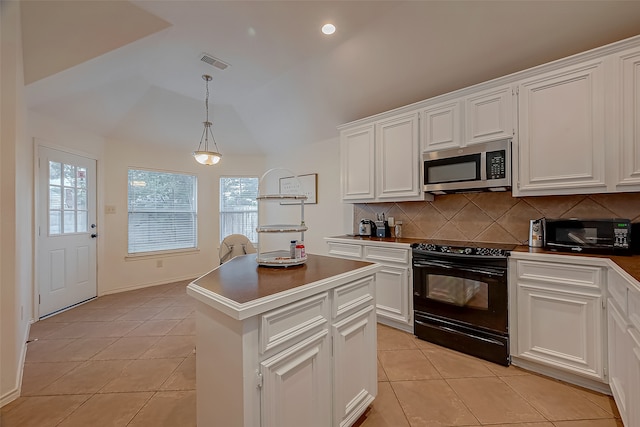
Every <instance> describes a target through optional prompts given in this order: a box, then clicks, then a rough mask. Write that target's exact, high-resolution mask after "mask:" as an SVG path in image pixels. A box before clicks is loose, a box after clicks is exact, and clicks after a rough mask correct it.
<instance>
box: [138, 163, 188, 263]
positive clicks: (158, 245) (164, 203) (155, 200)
mask: <svg viewBox="0 0 640 427" xmlns="http://www.w3.org/2000/svg"><path fill="white" fill-rule="evenodd" d="M196 190H197V178H196V177H195V176H194V175H186V174H178V173H168V172H156V171H148V170H139V169H129V193H128V199H129V202H128V211H129V227H128V230H129V232H128V235H129V239H128V241H129V244H128V252H129V253H130V254H134V253H142V252H155V251H166V250H172V249H188V248H195V247H196V246H197V210H196V198H197V191H196Z"/></svg>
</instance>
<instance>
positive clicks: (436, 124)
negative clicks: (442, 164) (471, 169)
mask: <svg viewBox="0 0 640 427" xmlns="http://www.w3.org/2000/svg"><path fill="white" fill-rule="evenodd" d="M512 99H513V89H512V88H511V85H507V86H501V87H497V88H491V89H488V90H482V91H478V92H473V93H471V94H470V95H467V96H465V97H460V98H457V99H453V100H450V101H445V102H441V103H437V104H434V105H430V106H428V107H426V108H423V109H422V110H421V115H422V118H421V119H422V150H423V151H424V152H428V151H436V150H443V149H448V148H457V147H465V146H467V145H472V144H478V143H481V142H489V141H496V140H499V139H506V138H511V137H513V134H514V128H513V122H514V120H513V112H514V109H513V101H512Z"/></svg>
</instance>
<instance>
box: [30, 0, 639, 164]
mask: <svg viewBox="0 0 640 427" xmlns="http://www.w3.org/2000/svg"><path fill="white" fill-rule="evenodd" d="M21 4H22V37H23V55H24V76H25V83H26V85H27V86H26V98H27V105H28V107H29V108H30V109H31V110H33V111H35V112H38V113H40V114H42V115H45V116H49V117H52V118H54V119H56V120H59V121H61V122H64V123H67V124H70V125H72V126H75V127H78V128H81V129H87V130H90V131H92V132H95V133H97V134H99V135H103V136H105V137H107V138H111V139H113V140H119V141H124V142H127V143H135V142H142V143H145V144H155V145H158V146H170V147H178V148H179V149H184V150H188V151H192V150H194V149H195V148H196V147H197V144H198V142H199V140H200V135H201V132H202V122H203V121H204V118H205V109H204V96H205V82H204V81H203V80H202V78H201V76H202V75H203V74H210V75H212V77H213V80H212V81H211V83H210V91H211V95H210V101H209V102H210V109H211V112H212V116H213V120H212V121H213V130H214V135H215V138H216V141H217V143H218V147H219V148H220V151H221V152H222V153H223V155H224V154H231V153H233V154H242V153H253V154H255V153H274V152H278V151H279V150H286V149H288V148H290V147H292V146H299V145H303V144H307V143H311V142H317V141H322V140H324V139H328V138H332V137H335V136H336V135H337V131H336V126H337V125H339V124H342V123H346V122H349V121H353V120H356V119H359V118H362V117H365V116H368V115H372V114H375V113H379V112H383V111H386V110H389V109H392V108H396V107H400V106H402V105H406V104H410V103H412V102H416V101H420V100H422V99H426V98H429V97H432V96H436V95H439V94H442V93H446V92H449V91H452V90H455V89H459V88H462V87H465V86H469V85H472V84H475V83H480V82H482V81H486V80H490V79H492V78H496V77H500V76H503V75H506V74H510V73H513V72H516V71H519V70H522V69H526V68H529V67H532V66H535V65H538V64H542V63H545V62H548V61H551V60H554V59H559V58H562V57H565V56H569V55H571V54H574V53H578V52H581V51H584V50H588V49H591V48H594V47H597V46H601V45H604V44H607V43H610V42H613V41H617V40H621V39H623V38H627V37H631V36H634V35H638V34H640V1H620V2H618V1H608V0H605V1H578V0H576V1H507V0H504V1H483V0H477V1H397V0H394V1H366V0H361V1H358V0H353V1H242V0H236V1H190V0H175V1H171V0H157V1H156V0H142V1H131V2H127V1H119V0H109V1H78V0H72V1H56V0H44V1H37V0H29V1H22V3H21ZM326 22H333V23H334V24H335V25H336V26H337V31H336V33H335V34H334V35H332V36H325V35H323V34H322V33H321V32H320V27H321V25H322V24H324V23H326ZM202 53H208V54H210V55H212V56H214V57H215V58H217V59H219V60H222V61H224V62H226V63H228V64H230V66H229V67H228V68H226V69H225V70H220V69H218V68H214V67H212V66H211V65H209V64H207V63H205V62H203V61H201V60H200V55H201V54H202ZM210 118H211V117H210Z"/></svg>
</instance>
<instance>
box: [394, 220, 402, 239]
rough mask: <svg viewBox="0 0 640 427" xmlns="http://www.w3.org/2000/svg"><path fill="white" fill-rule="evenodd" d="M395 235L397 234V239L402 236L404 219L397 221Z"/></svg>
mask: <svg viewBox="0 0 640 427" xmlns="http://www.w3.org/2000/svg"><path fill="white" fill-rule="evenodd" d="M395 235H396V239H397V238H399V237H402V221H396V225H395Z"/></svg>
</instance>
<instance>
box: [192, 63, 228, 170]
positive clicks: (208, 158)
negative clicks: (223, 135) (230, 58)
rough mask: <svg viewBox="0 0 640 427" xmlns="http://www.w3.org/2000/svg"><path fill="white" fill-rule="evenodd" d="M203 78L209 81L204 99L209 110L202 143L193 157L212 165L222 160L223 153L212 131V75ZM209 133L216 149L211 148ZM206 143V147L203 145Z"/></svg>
mask: <svg viewBox="0 0 640 427" xmlns="http://www.w3.org/2000/svg"><path fill="white" fill-rule="evenodd" d="M202 78H203V79H204V80H205V81H206V82H207V83H206V86H207V94H206V97H205V99H204V106H205V109H206V112H207V118H206V120H205V121H204V122H203V124H204V130H203V131H202V136H201V137H200V144H199V145H198V149H197V150H196V151H194V152H193V157H194V159H196V162H198V163H200V164H201V165H207V166H212V165H215V164H216V163H218V162H219V161H220V159H221V158H222V154H220V152H219V150H218V144H216V139H215V138H214V136H213V132H212V131H211V125H212V124H213V123H211V122H210V121H209V82H210V81H211V76H209V75H207V74H205V75H203V76H202ZM209 135H211V141H212V142H213V146H214V147H215V151H211V150H209ZM203 145H204V147H203Z"/></svg>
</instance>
